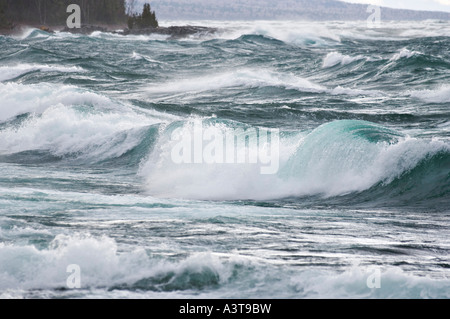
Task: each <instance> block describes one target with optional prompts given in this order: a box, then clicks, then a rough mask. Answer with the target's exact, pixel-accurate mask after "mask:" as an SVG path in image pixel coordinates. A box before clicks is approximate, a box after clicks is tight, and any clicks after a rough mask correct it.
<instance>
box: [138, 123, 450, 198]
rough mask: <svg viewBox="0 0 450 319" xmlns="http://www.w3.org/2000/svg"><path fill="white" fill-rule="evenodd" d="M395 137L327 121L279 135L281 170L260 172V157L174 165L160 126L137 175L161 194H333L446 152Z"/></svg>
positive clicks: (389, 177)
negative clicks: (256, 161) (242, 161)
mask: <svg viewBox="0 0 450 319" xmlns="http://www.w3.org/2000/svg"><path fill="white" fill-rule="evenodd" d="M210 128H212V129H213V130H217V131H221V132H223V131H224V130H225V131H227V130H230V129H231V128H227V127H226V126H225V127H224V126H223V125H222V124H213V125H212V126H210ZM183 129H184V130H186V133H185V134H192V135H193V130H194V127H193V126H192V124H190V123H186V124H184V127H183ZM359 134H367V136H364V135H361V136H360V135H359ZM400 136H401V135H397V133H395V132H390V131H389V130H387V129H384V128H382V127H378V126H376V125H374V124H371V123H364V122H358V121H337V122H333V123H328V124H326V125H323V126H321V127H319V128H317V129H316V130H314V131H312V132H311V133H309V134H306V135H305V134H299V135H294V136H288V137H286V138H282V139H281V141H280V158H279V163H280V169H279V172H278V173H277V174H273V175H263V174H261V170H260V168H261V166H260V164H258V165H251V164H207V163H199V164H188V163H184V164H177V163H175V162H174V160H173V154H172V151H173V149H174V148H175V146H176V144H177V142H176V141H174V140H172V139H171V137H170V133H169V132H166V133H164V132H163V133H162V136H161V137H160V140H159V141H158V144H157V147H156V148H155V151H154V152H153V153H152V154H151V155H150V157H149V158H148V159H147V160H146V162H145V164H143V165H142V167H141V171H140V174H141V175H143V176H144V177H145V178H146V179H147V188H148V191H149V193H150V194H152V195H155V196H162V197H174V198H177V197H178V198H193V199H228V200H234V199H258V200H263V199H275V198H284V197H290V196H308V195H318V194H320V195H324V196H327V197H330V196H340V195H344V194H348V193H351V192H361V191H364V190H367V189H369V188H370V187H372V186H374V185H376V184H377V183H385V184H389V183H391V182H392V181H393V180H394V179H396V178H398V177H400V176H401V175H402V174H403V173H405V172H407V171H409V170H411V169H413V168H414V167H415V166H416V165H418V163H419V162H420V161H422V160H424V159H426V158H427V157H428V156H432V155H433V154H437V153H439V152H449V151H450V145H449V144H447V143H445V142H442V141H426V140H418V139H414V138H409V137H400ZM372 139H373V140H372ZM378 139H379V140H378ZM397 139H398V140H397ZM193 151H196V150H195V148H193ZM201 151H203V150H201ZM248 151H249V152H252V151H253V152H257V150H251V149H250V150H248ZM200 156H203V155H200Z"/></svg>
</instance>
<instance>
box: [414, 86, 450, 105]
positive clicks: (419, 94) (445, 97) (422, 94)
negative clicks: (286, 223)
mask: <svg viewBox="0 0 450 319" xmlns="http://www.w3.org/2000/svg"><path fill="white" fill-rule="evenodd" d="M409 95H410V96H411V97H413V98H418V99H421V100H423V101H425V102H428V103H448V102H450V86H449V85H443V86H441V87H440V88H437V89H434V90H418V91H411V92H409Z"/></svg>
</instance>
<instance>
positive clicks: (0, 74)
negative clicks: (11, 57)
mask: <svg viewBox="0 0 450 319" xmlns="http://www.w3.org/2000/svg"><path fill="white" fill-rule="evenodd" d="M35 71H39V72H60V73H74V72H84V70H83V69H82V68H81V67H77V66H61V65H48V64H28V63H22V64H17V65H10V66H1V67H0V82H1V81H6V80H11V79H14V78H16V77H18V76H20V75H23V74H26V73H30V72H35Z"/></svg>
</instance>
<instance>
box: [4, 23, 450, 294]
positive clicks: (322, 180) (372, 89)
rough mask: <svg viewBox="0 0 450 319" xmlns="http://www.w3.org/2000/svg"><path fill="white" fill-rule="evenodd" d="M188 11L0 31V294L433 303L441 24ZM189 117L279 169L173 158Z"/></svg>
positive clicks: (439, 247) (445, 145)
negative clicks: (107, 24) (98, 26)
mask: <svg viewBox="0 0 450 319" xmlns="http://www.w3.org/2000/svg"><path fill="white" fill-rule="evenodd" d="M180 23H181V22H177V23H176V24H180ZM189 23H190V24H201V25H207V26H211V25H212V26H217V27H219V29H220V31H219V32H218V33H216V34H214V35H197V36H195V37H191V38H189V39H184V40H170V39H167V38H165V37H161V36H119V35H113V34H106V33H94V34H92V35H91V36H83V35H71V34H65V33H56V34H54V35H49V34H46V33H43V32H41V31H38V30H33V29H32V30H29V31H28V32H26V33H25V34H23V35H21V36H15V37H4V36H0V168H1V175H0V296H2V297H4V298H8V297H13V298H19V297H25V298H53V297H69V298H70V297H77V298H92V297H103V298H119V297H120V298H141V297H143V298H392V297H394V298H449V296H450V272H449V268H450V260H449V251H450V238H449V226H450V214H449V213H450V211H449V203H450V200H449V199H450V111H449V105H450V85H449V79H450V54H449V49H450V37H449V36H450V24H449V23H447V22H439V21H427V22H422V23H414V24H412V23H408V22H404V23H387V22H386V23H383V25H382V28H378V29H370V28H367V26H366V25H364V24H363V23H350V22H349V23H337V22H328V23H321V24H319V23H316V24H315V23H312V24H311V23H308V24H307V23H302V22H264V23H263V22H252V23H246V22H239V23H238V22H233V23H218V22H215V23H213V22H204V21H203V22H189ZM168 25H169V23H168ZM196 125H201V126H202V127H203V128H207V129H208V130H210V132H213V133H214V132H216V133H218V132H221V133H226V132H236V130H239V129H241V130H248V129H258V132H263V131H268V130H277V131H278V132H279V150H280V153H279V163H278V164H279V169H278V170H277V174H261V172H260V170H259V169H257V168H255V166H254V165H247V164H245V165H242V164H230V163H228V164H208V163H205V162H202V163H197V164H195V163H193V164H181V165H180V164H178V163H176V162H174V161H173V152H172V151H173V149H174V147H176V143H175V141H174V140H173V132H174V130H177V131H178V132H181V135H182V136H186V135H189V134H191V133H192V134H195V132H194V131H195V127H196ZM69 265H78V266H79V269H80V271H81V276H80V283H81V288H80V289H70V287H69V286H68V284H67V279H68V277H69V276H70V273H68V272H67V267H68V266H69Z"/></svg>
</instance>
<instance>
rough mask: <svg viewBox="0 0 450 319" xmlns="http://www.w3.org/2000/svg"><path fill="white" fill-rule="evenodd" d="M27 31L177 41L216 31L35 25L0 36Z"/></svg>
mask: <svg viewBox="0 0 450 319" xmlns="http://www.w3.org/2000/svg"><path fill="white" fill-rule="evenodd" d="M27 29H38V30H41V31H44V32H48V33H55V32H67V33H73V34H84V35H90V34H92V33H93V32H96V31H100V32H104V33H111V34H118V35H124V36H126V35H152V34H159V35H167V36H169V37H170V38H173V39H178V38H184V37H188V36H191V35H195V34H212V33H215V32H216V31H217V29H216V28H210V27H204V26H191V25H185V26H170V27H157V28H152V27H149V28H141V29H131V30H130V29H128V27H127V26H126V25H83V26H82V27H81V28H74V29H69V28H67V27H66V26H37V25H26V24H24V25H19V26H16V27H14V28H12V29H0V35H6V36H14V35H20V34H22V33H23V32H25V30H27Z"/></svg>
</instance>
